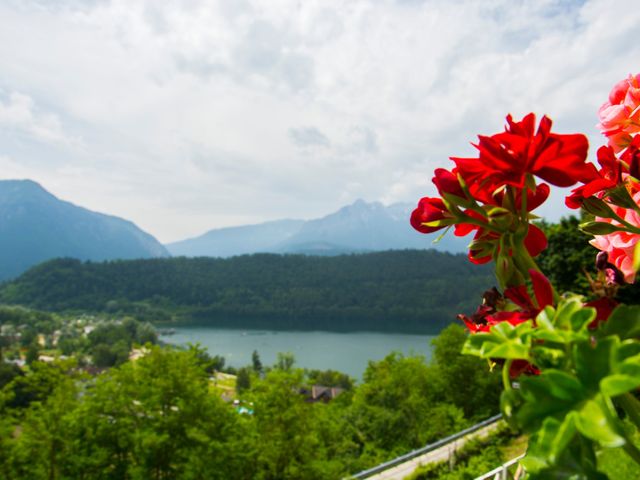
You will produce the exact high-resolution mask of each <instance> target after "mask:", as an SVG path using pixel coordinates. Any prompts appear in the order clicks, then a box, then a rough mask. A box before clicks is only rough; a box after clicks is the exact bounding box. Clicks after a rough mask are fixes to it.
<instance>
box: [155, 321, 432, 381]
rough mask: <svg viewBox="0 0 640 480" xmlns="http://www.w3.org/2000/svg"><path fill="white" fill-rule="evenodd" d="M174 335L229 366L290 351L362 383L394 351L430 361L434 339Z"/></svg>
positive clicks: (191, 331) (219, 332)
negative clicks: (256, 355) (374, 364)
mask: <svg viewBox="0 0 640 480" xmlns="http://www.w3.org/2000/svg"><path fill="white" fill-rule="evenodd" d="M173 328H174V330H175V332H176V333H175V334H174V335H163V336H162V337H161V339H162V340H163V341H164V342H167V343H173V344H177V345H186V344H187V343H196V342H197V343H200V345H202V346H203V347H206V348H207V350H208V351H209V353H210V354H211V355H221V356H223V357H224V358H225V360H226V364H227V365H230V366H233V367H242V366H245V365H250V364H251V354H252V353H253V351H254V350H257V351H258V353H259V355H260V360H261V361H262V364H263V365H265V366H266V365H273V364H274V363H275V361H276V358H277V354H278V352H291V353H293V355H294V356H295V359H296V366H298V367H301V368H309V369H318V370H328V369H331V370H339V371H341V372H344V373H347V374H349V375H351V376H352V377H354V378H356V379H358V380H361V379H362V374H363V373H364V371H365V369H366V368H367V363H368V362H369V360H381V359H382V358H384V357H385V356H386V355H387V354H389V353H390V352H392V351H399V352H402V353H404V354H410V353H416V354H420V355H424V356H425V357H427V358H429V356H430V353H431V340H432V339H433V338H435V336H434V335H413V334H402V333H373V332H349V333H335V332H304V331H271V330H232V329H220V328H215V327H201V326H199V327H196V326H180V327H175V326H174V327H173Z"/></svg>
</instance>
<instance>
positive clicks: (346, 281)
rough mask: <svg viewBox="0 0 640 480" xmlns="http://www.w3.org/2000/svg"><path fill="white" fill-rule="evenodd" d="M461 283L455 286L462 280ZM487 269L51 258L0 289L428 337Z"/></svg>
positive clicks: (369, 262) (88, 306) (355, 261)
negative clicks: (86, 260) (104, 260)
mask: <svg viewBox="0 0 640 480" xmlns="http://www.w3.org/2000/svg"><path fill="white" fill-rule="evenodd" d="M461 280H463V281H461ZM487 283H493V277H492V276H491V274H490V273H489V270H488V269H483V268H480V269H477V268H473V267H472V266H470V265H468V264H467V263H466V261H465V258H464V257H463V256H462V255H451V254H446V253H441V252H436V251H432V250H430V251H412V250H407V251H389V252H378V253H370V254H362V255H343V256H338V257H310V256H303V255H284V256H282V255H271V254H257V255H246V256H241V257H234V258H231V259H215V258H196V259H187V258H172V259H150V260H135V261H114V262H105V263H91V262H85V263H83V262H80V261H78V260H71V259H61V260H54V261H50V262H47V263H44V264H42V265H39V266H37V267H34V268H32V269H31V270H29V271H28V272H26V273H25V274H24V275H22V276H21V277H19V278H18V279H17V280H15V281H13V282H11V283H8V284H5V285H4V286H3V287H2V289H1V290H0V300H1V301H2V302H4V303H13V304H22V305H28V306H31V307H35V308H42V309H48V310H54V311H61V310H73V309H76V310H84V311H94V312H104V311H107V312H113V313H126V314H134V315H136V316H138V317H141V318H152V319H154V320H162V319H165V320H168V319H169V318H168V315H167V312H170V313H171V314H172V316H174V317H175V316H178V317H179V318H181V319H184V318H190V319H198V320H199V321H202V322H203V323H206V324H207V325H215V326H227V327H243V328H248V327H256V328H289V329H291V328H292V329H324V330H389V331H416V332H418V331H420V332H435V331H439V330H440V329H441V328H442V327H444V326H445V325H447V324H448V323H449V322H450V321H451V319H452V318H454V317H455V313H456V312H457V311H459V310H460V309H464V308H469V307H470V306H471V305H472V304H473V299H474V298H477V297H478V296H479V294H480V293H481V291H482V289H483V286H484V285H486V284H487Z"/></svg>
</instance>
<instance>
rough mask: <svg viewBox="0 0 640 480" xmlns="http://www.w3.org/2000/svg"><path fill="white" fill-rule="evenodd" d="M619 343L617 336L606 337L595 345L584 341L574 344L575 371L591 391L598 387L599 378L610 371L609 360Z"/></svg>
mask: <svg viewBox="0 0 640 480" xmlns="http://www.w3.org/2000/svg"><path fill="white" fill-rule="evenodd" d="M619 344H620V340H618V338H617V337H607V338H604V339H601V340H599V341H598V342H597V343H596V344H595V345H592V344H591V342H589V341H584V342H580V343H578V344H576V345H575V346H574V349H573V358H574V362H575V365H576V373H577V376H578V378H579V379H580V381H581V382H582V384H583V385H584V386H586V387H587V388H589V389H590V390H592V391H597V390H598V389H599V388H600V380H602V379H603V378H605V377H606V376H608V375H610V374H611V373H612V372H611V361H612V359H613V356H614V352H615V350H616V349H617V347H618V345H619Z"/></svg>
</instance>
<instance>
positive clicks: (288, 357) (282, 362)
mask: <svg viewBox="0 0 640 480" xmlns="http://www.w3.org/2000/svg"><path fill="white" fill-rule="evenodd" d="M294 363H296V358H295V357H294V356H293V353H291V352H284V353H283V352H278V359H277V360H276V365H275V368H277V369H278V370H282V371H284V372H288V371H290V370H291V369H292V368H293V364H294Z"/></svg>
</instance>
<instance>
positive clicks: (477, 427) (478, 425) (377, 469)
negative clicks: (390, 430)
mask: <svg viewBox="0 0 640 480" xmlns="http://www.w3.org/2000/svg"><path fill="white" fill-rule="evenodd" d="M501 418H502V415H501V414H498V415H494V416H493V417H490V418H487V419H486V420H483V421H482V422H480V423H476V424H475V425H473V426H471V427H469V428H465V429H464V430H461V431H459V432H457V433H454V434H453V435H449V436H448V437H445V438H443V439H441V440H438V441H436V442H434V443H430V444H429V445H425V446H424V447H421V448H418V449H417V450H413V451H411V452H409V453H405V454H404V455H401V456H399V457H396V458H394V459H392V460H389V461H386V462H384V463H381V464H380V465H376V466H375V467H372V468H369V469H367V470H363V471H361V472H358V473H356V474H354V475H351V476H350V477H348V478H350V479H360V478H367V477H370V476H371V475H375V474H376V473H380V472H384V471H385V470H389V469H390V468H391V467H395V466H397V465H400V464H401V463H404V462H406V461H408V460H412V459H414V458H416V457H419V456H420V455H423V454H425V453H429V452H431V451H433V450H436V449H438V448H440V447H442V446H444V445H446V444H448V443H451V442H453V441H455V440H458V439H459V438H462V437H464V436H465V435H469V434H470V433H473V432H476V431H477V430H480V429H481V428H484V427H486V426H488V425H491V424H493V423H495V422H497V421H498V420H500V419H501Z"/></svg>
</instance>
